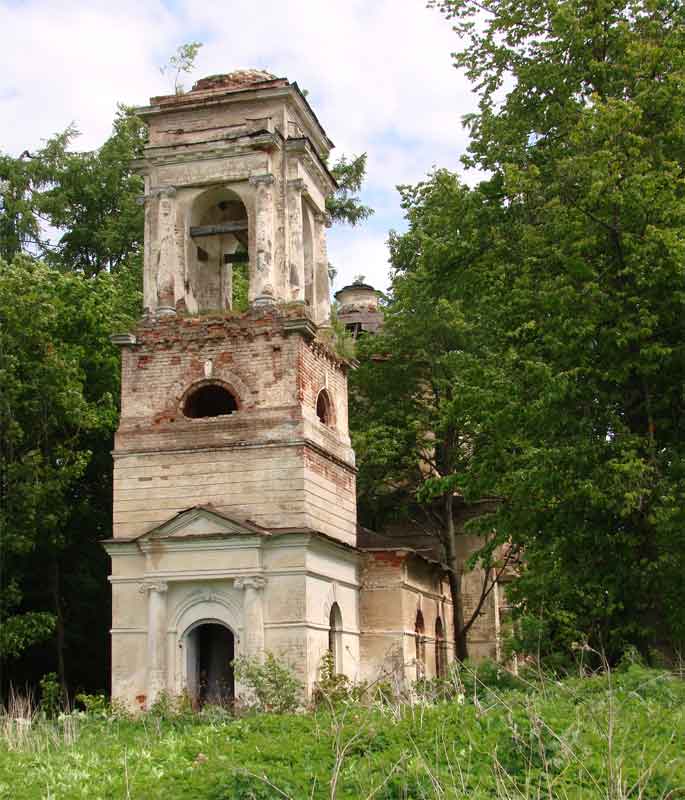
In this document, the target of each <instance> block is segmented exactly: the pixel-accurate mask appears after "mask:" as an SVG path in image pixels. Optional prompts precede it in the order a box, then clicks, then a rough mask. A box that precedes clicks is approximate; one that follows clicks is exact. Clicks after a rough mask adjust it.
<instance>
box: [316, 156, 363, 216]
mask: <svg viewBox="0 0 685 800" xmlns="http://www.w3.org/2000/svg"><path fill="white" fill-rule="evenodd" d="M331 174H332V175H333V177H334V178H335V180H336V181H337V183H338V188H337V189H336V191H335V192H334V193H333V194H332V195H331V196H330V197H329V198H328V199H327V201H326V210H327V212H328V216H329V217H330V220H331V222H333V223H336V222H342V223H347V224H348V225H352V226H355V225H358V224H359V223H360V222H364V221H365V220H367V219H368V218H369V217H370V216H371V215H372V214H373V209H372V208H371V207H370V206H367V205H364V204H363V203H362V202H361V201H360V199H359V192H360V191H361V188H362V184H363V183H364V178H365V176H366V153H362V154H361V155H360V156H351V157H348V156H345V155H342V156H340V158H339V159H338V160H337V161H336V163H335V164H334V166H333V167H331Z"/></svg>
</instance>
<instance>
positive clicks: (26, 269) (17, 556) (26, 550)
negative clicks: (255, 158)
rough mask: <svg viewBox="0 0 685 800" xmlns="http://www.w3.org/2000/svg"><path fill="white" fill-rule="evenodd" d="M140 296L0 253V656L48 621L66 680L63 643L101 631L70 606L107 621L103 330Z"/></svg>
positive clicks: (108, 400)
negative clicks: (101, 544) (5, 257)
mask: <svg viewBox="0 0 685 800" xmlns="http://www.w3.org/2000/svg"><path fill="white" fill-rule="evenodd" d="M139 301H140V300H139V293H138V291H137V288H136V285H135V282H134V281H131V280H126V279H125V277H124V276H123V275H118V276H112V275H108V274H103V275H101V276H99V277H98V278H96V279H91V280H86V279H84V278H83V277H82V276H81V275H77V274H69V273H66V274H65V273H60V272H59V271H57V270H56V269H53V268H50V267H48V266H46V265H44V264H42V263H40V262H37V261H33V260H31V259H29V258H27V257H26V256H18V257H16V258H15V260H14V261H13V262H12V263H9V264H8V263H5V262H0V323H1V324H0V381H1V383H2V387H3V391H2V395H1V397H0V476H1V484H0V489H1V491H2V497H1V498H0V499H1V502H0V530H1V533H2V537H1V540H0V561H1V563H2V575H1V578H2V580H0V614H1V615H2V616H1V622H0V629H1V630H2V632H3V633H2V636H0V660H3V661H6V660H7V659H16V658H17V657H18V656H20V655H21V654H22V652H23V651H25V650H26V649H27V648H28V647H29V646H30V645H34V644H36V643H37V642H39V641H40V640H41V639H45V638H46V637H48V636H50V635H51V634H53V633H54V645H55V650H54V661H56V664H57V667H58V672H59V675H60V679H61V682H62V685H63V686H64V687H65V686H66V672H67V668H66V658H67V651H68V650H71V656H72V659H74V655H75V653H74V645H75V644H76V643H78V644H79V645H80V647H78V650H79V651H80V653H81V654H83V652H84V651H86V652H87V651H88V649H89V648H90V647H91V646H92V641H93V640H94V639H96V638H99V637H94V636H93V635H92V633H90V632H89V631H88V626H86V625H85V624H84V623H85V621H86V619H87V616H86V615H85V614H84V615H83V616H82V617H81V620H80V621H79V613H74V611H75V609H76V608H80V609H81V612H80V613H83V612H86V611H87V615H89V616H90V615H92V613H93V608H92V606H93V605H94V606H95V608H100V609H101V610H102V611H104V612H105V614H104V616H105V619H101V618H100V619H98V622H99V624H101V625H103V626H104V627H103V630H105V631H106V625H107V622H106V611H107V602H106V598H105V597H104V596H103V592H104V590H105V588H106V584H105V582H104V580H102V579H104V574H105V570H104V556H101V554H100V548H99V546H98V545H97V541H98V539H100V538H102V537H103V536H105V535H107V533H108V529H109V525H110V513H109V508H108V506H109V496H110V479H111V466H110V461H111V459H110V457H109V449H110V447H111V444H110V442H111V436H112V434H113V432H114V429H115V427H116V421H117V400H118V359H117V353H116V351H115V350H114V347H113V345H111V344H110V342H109V335H110V333H111V331H112V329H113V328H115V327H116V326H117V325H121V324H124V321H126V320H128V321H130V315H131V312H132V311H133V310H134V309H135V310H137V306H138V303H139ZM103 490H104V491H103ZM100 573H102V574H100ZM89 598H90V605H91V608H90V610H87V609H88V605H89V603H88V599H89ZM96 598H97V603H95V602H94V601H95V599H96ZM98 616H100V615H98V614H97V613H96V618H97V617H98ZM79 622H80V624H79ZM70 641H71V643H72V644H71V647H70V646H69V642H70ZM51 660H52V659H51ZM74 660H75V659H74ZM72 663H74V661H72ZM28 672H29V674H30V672H31V670H29V671H28ZM23 674H24V675H25V676H26V672H24V673H23ZM36 677H40V673H39V674H38V675H37V676H36ZM80 677H81V679H82V680H83V679H84V676H83V672H82V671H81V672H80Z"/></svg>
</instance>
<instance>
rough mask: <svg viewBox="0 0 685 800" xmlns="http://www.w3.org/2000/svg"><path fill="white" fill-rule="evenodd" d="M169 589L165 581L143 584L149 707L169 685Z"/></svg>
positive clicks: (141, 590) (141, 591)
mask: <svg viewBox="0 0 685 800" xmlns="http://www.w3.org/2000/svg"><path fill="white" fill-rule="evenodd" d="M167 589H168V586H167V584H166V583H165V582H164V581H157V582H146V583H143V584H141V586H140V588H139V592H140V593H141V594H147V598H148V599H147V612H148V613H147V703H148V707H149V706H150V705H152V703H154V702H155V700H156V699H157V698H158V697H159V694H160V692H162V691H164V690H165V689H166V686H167V669H166V631H167Z"/></svg>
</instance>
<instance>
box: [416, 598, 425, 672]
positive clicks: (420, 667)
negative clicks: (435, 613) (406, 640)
mask: <svg viewBox="0 0 685 800" xmlns="http://www.w3.org/2000/svg"><path fill="white" fill-rule="evenodd" d="M425 634H426V628H425V625H424V624H423V614H422V613H421V609H418V610H417V612H416V621H415V622H414V637H415V639H416V679H417V680H419V679H420V678H423V677H424V676H425V674H426V635H425Z"/></svg>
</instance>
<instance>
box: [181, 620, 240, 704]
mask: <svg viewBox="0 0 685 800" xmlns="http://www.w3.org/2000/svg"><path fill="white" fill-rule="evenodd" d="M185 640H186V658H187V663H186V675H187V689H188V694H189V695H190V698H191V701H192V703H193V705H194V706H196V707H199V708H201V707H202V706H204V705H207V704H209V705H222V706H226V705H230V704H231V703H232V702H233V700H234V698H235V677H234V675H233V659H234V658H235V637H234V635H233V631H231V629H230V628H228V627H227V626H226V625H224V624H223V623H221V622H219V621H218V620H202V621H201V622H198V623H196V624H195V625H193V627H192V628H190V629H189V630H188V631H187V632H186V634H185Z"/></svg>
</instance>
